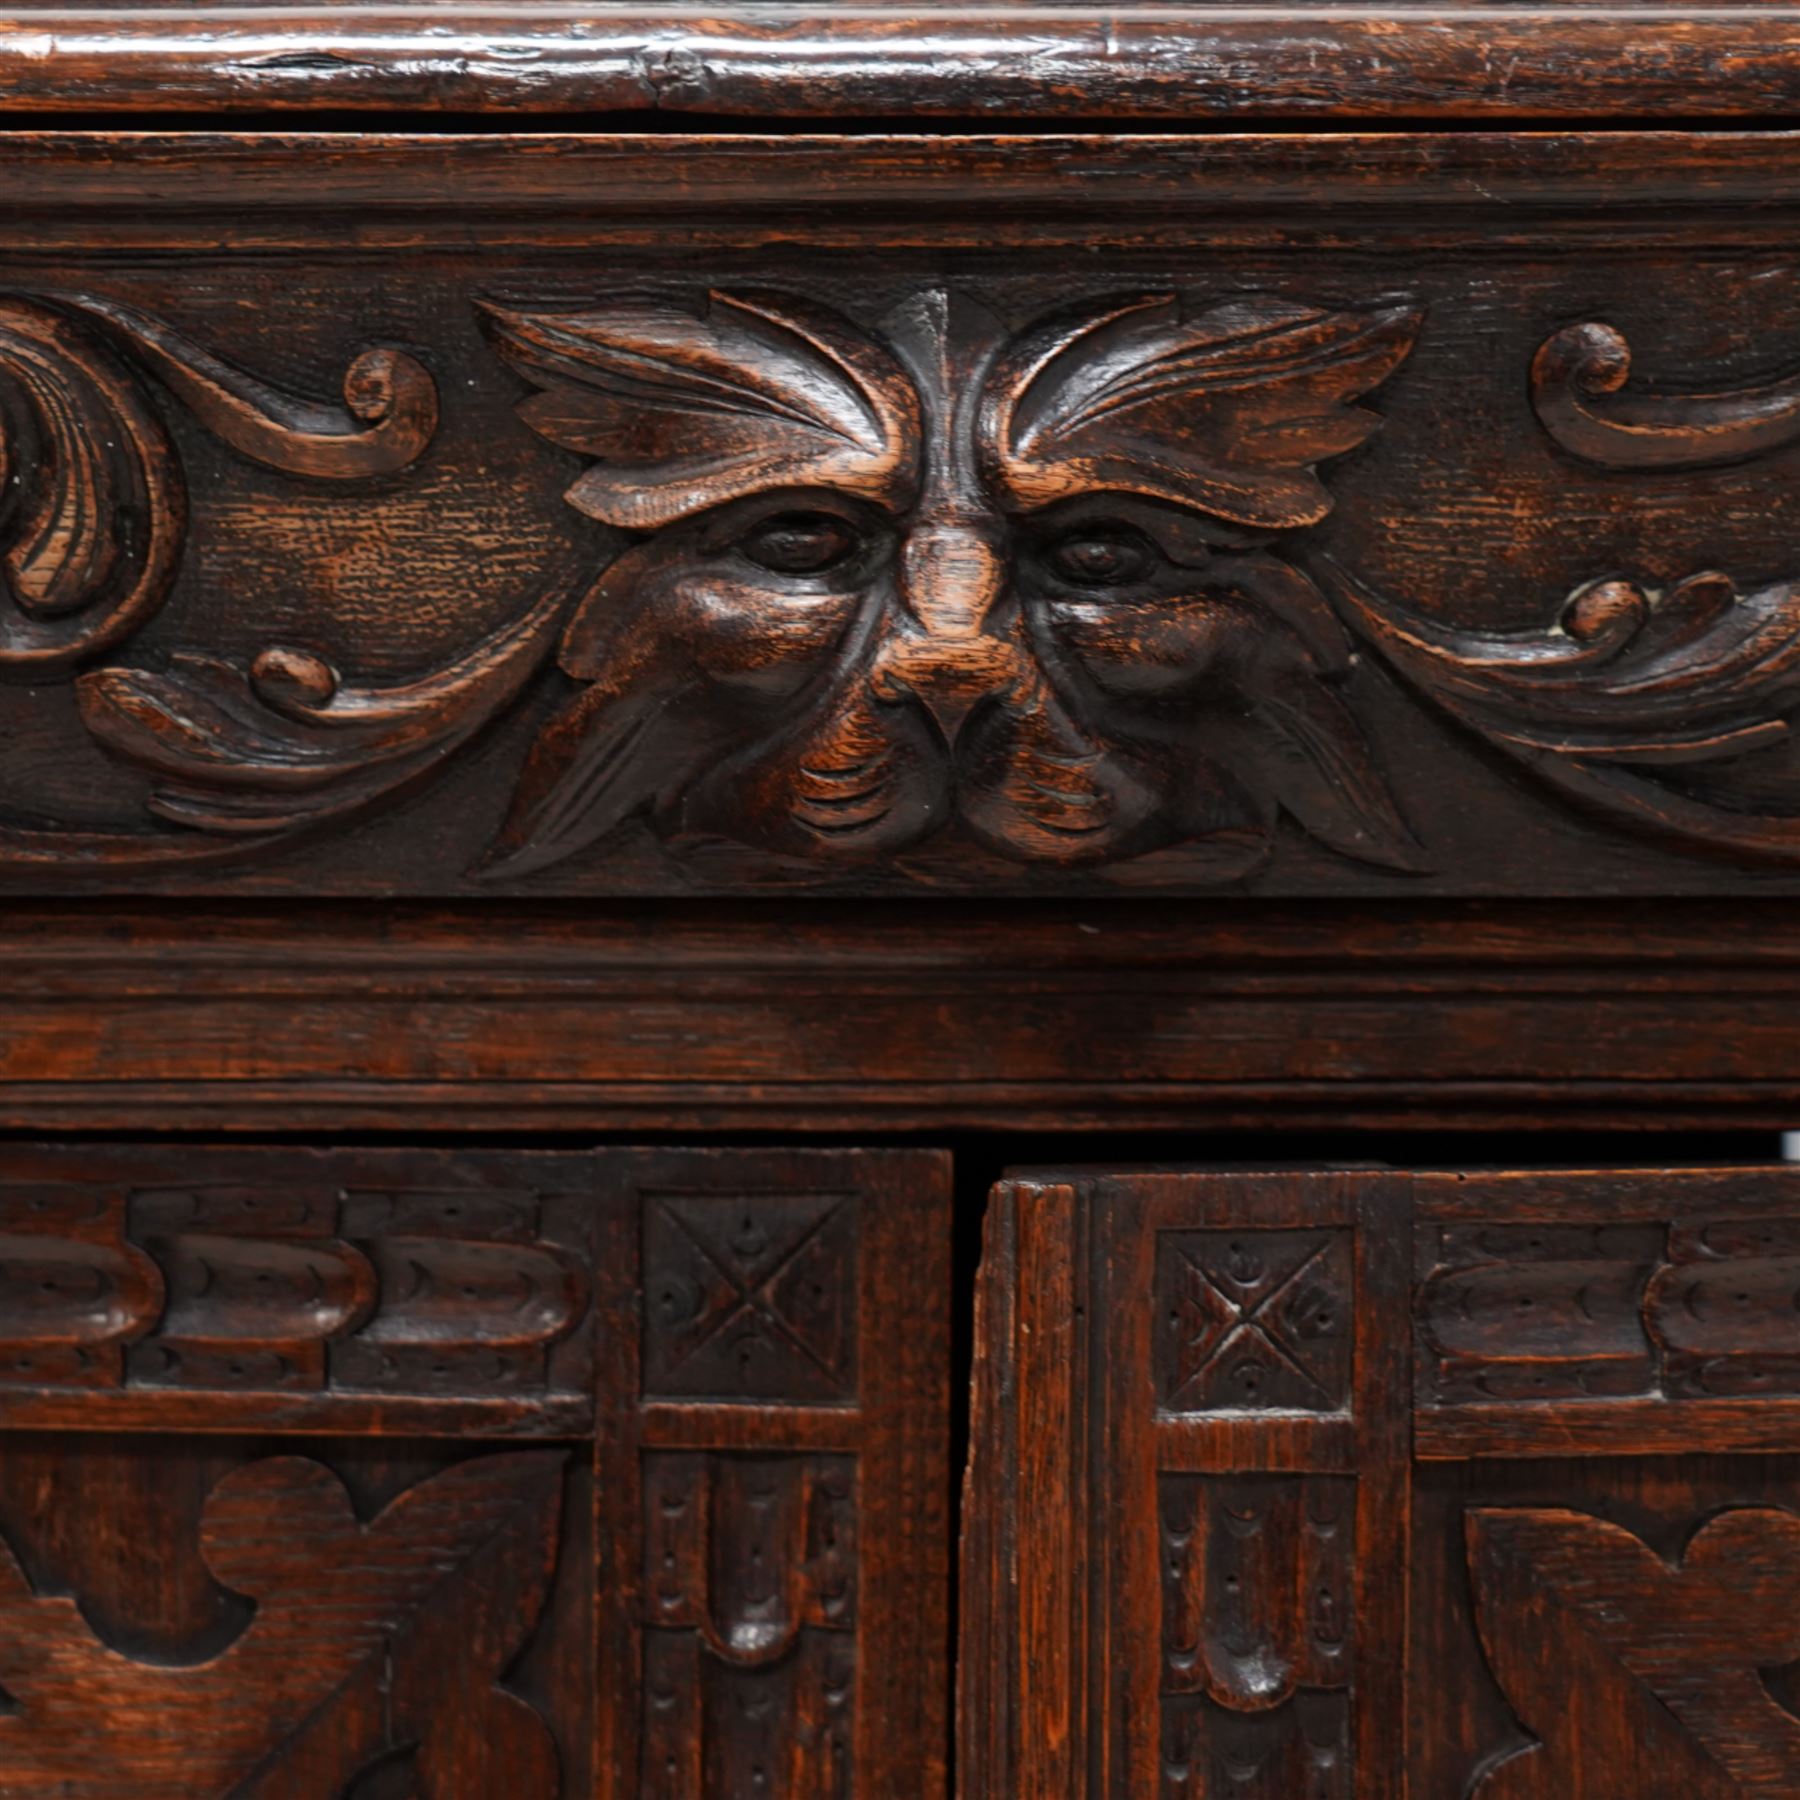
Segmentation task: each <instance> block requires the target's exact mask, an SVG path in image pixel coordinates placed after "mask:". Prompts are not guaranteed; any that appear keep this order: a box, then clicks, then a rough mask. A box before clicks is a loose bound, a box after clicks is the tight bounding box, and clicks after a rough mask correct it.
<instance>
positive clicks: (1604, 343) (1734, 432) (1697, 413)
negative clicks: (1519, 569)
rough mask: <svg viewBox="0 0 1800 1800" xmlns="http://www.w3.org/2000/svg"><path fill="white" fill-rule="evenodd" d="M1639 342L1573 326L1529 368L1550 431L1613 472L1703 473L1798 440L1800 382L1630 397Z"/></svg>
mask: <svg viewBox="0 0 1800 1800" xmlns="http://www.w3.org/2000/svg"><path fill="white" fill-rule="evenodd" d="M1630 380H1631V346H1630V344H1628V343H1627V342H1626V340H1625V336H1624V334H1623V333H1622V332H1620V331H1618V330H1616V329H1615V328H1614V327H1613V326H1611V325H1607V324H1604V323H1602V322H1601V321H1598V320H1587V321H1584V322H1583V323H1581V324H1578V325H1567V326H1565V327H1564V328H1563V329H1562V330H1561V331H1558V332H1556V333H1555V334H1554V335H1552V336H1551V337H1549V338H1546V339H1545V341H1544V343H1543V344H1542V345H1541V346H1540V347H1539V350H1538V353H1537V355H1536V357H1534V358H1533V360H1532V364H1531V403H1532V405H1533V406H1534V407H1535V408H1536V409H1537V415H1538V417H1539V418H1540V419H1541V420H1542V421H1543V424H1544V429H1545V430H1546V431H1548V432H1549V433H1550V435H1551V436H1552V437H1553V438H1555V439H1556V441H1557V442H1558V443H1559V444H1561V445H1562V447H1563V448H1564V449H1565V450H1570V451H1573V452H1574V453H1575V455H1577V456H1579V457H1582V458H1583V459H1584V460H1586V461H1588V462H1593V463H1599V464H1600V465H1601V466H1602V467H1603V468H1608V469H1698V468H1703V467H1705V466H1706V465H1707V464H1709V463H1728V462H1739V461H1742V460H1743V459H1745V458H1746V457H1752V456H1760V455H1762V454H1764V453H1765V452H1766V451H1770V450H1778V449H1780V448H1782V447H1783V446H1784V445H1787V444H1791V443H1794V442H1795V441H1796V440H1800V377H1794V376H1789V377H1788V378H1786V379H1785V380H1781V381H1772V382H1769V383H1767V384H1765V385H1763V386H1760V387H1749V388H1737V389H1728V390H1721V391H1719V392H1714V393H1681V394H1652V393H1628V392H1627V391H1626V387H1627V384H1628V383H1629V381H1630Z"/></svg>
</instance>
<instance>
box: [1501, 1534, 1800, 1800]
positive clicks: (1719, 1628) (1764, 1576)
mask: <svg viewBox="0 0 1800 1800" xmlns="http://www.w3.org/2000/svg"><path fill="white" fill-rule="evenodd" d="M1467 1534H1468V1552H1469V1568H1470V1572H1471V1574H1472V1576H1473V1578H1474V1582H1475V1593H1476V1611H1477V1621H1478V1625H1479V1628H1480V1632H1481V1640H1482V1643H1483V1645H1484V1646H1485V1648H1486V1650H1487V1654H1488V1660H1489V1662H1490V1664H1491V1665H1492V1667H1493V1670H1494V1674H1495V1676H1496V1677H1497V1678H1498V1680H1499V1682H1500V1684H1501V1686H1502V1688H1503V1689H1504V1690H1505V1692H1506V1694H1507V1697H1508V1698H1509V1699H1510V1700H1511V1701H1512V1704H1513V1706H1514V1708H1515V1709H1516V1710H1517V1712H1518V1714H1519V1717H1520V1719H1521V1721H1522V1722H1523V1723H1524V1725H1525V1726H1526V1728H1527V1729H1528V1730H1530V1731H1532V1732H1533V1733H1535V1734H1536V1736H1537V1737H1538V1739H1539V1740H1540V1741H1539V1743H1538V1744H1537V1745H1535V1746H1533V1747H1530V1748H1527V1749H1525V1750H1522V1751H1519V1752H1517V1753H1516V1754H1513V1755H1511V1756H1508V1757H1505V1758H1504V1759H1503V1760H1501V1761H1500V1762H1498V1763H1496V1764H1493V1765H1492V1766H1490V1767H1489V1768H1488V1769H1487V1770H1486V1772H1485V1773H1484V1774H1483V1775H1482V1776H1481V1777H1480V1778H1479V1779H1478V1780H1477V1782H1476V1783H1475V1785H1474V1787H1473V1789H1472V1790H1471V1800H1645V1796H1647V1795H1651V1794H1676V1793H1679V1794H1681V1795H1682V1796H1683V1797H1684V1800H1791V1796H1792V1795H1793V1794H1794V1793H1796V1792H1800V1719H1797V1718H1795V1716H1794V1715H1793V1714H1792V1713H1790V1712H1788V1711H1787V1710H1786V1709H1785V1708H1784V1707H1782V1706H1780V1705H1778V1704H1777V1703H1776V1701H1775V1700H1774V1698H1773V1697H1772V1696H1771V1695H1770V1693H1769V1691H1768V1689H1767V1687H1766V1686H1765V1685H1764V1683H1763V1680H1762V1677H1761V1674H1760V1671H1761V1670H1763V1669H1769V1668H1778V1667H1781V1666H1783V1665H1785V1664H1787V1663H1790V1662H1792V1661H1794V1660H1795V1658H1796V1657H1800V1615H1797V1614H1796V1611H1795V1607H1794V1604H1793V1594H1794V1588H1795V1583H1796V1582H1797V1581H1800V1518H1796V1517H1795V1516H1794V1515H1793V1514H1792V1513H1788V1512H1781V1511H1777V1510H1774V1509H1772V1508H1769V1509H1753V1508H1745V1509H1742V1510H1739V1511H1734V1512H1727V1513H1722V1514H1720V1515H1718V1516H1717V1517H1716V1518H1714V1519H1712V1520H1710V1521H1709V1522H1708V1523H1707V1524H1705V1525H1704V1526H1703V1527H1702V1528H1701V1529H1700V1530H1699V1531H1698V1532H1697V1533H1696V1534H1695V1535H1694V1537H1693V1539H1692V1540H1691V1541H1690V1542H1689V1544H1688V1547H1687V1551H1686V1553H1685V1555H1684V1556H1683V1557H1682V1559H1681V1561H1680V1562H1679V1563H1678V1564H1677V1565H1675V1566H1673V1567H1671V1566H1670V1565H1669V1564H1668V1563H1665V1562H1664V1561H1663V1560H1662V1558H1661V1557H1659V1556H1658V1555H1657V1554H1656V1553H1655V1552H1654V1551H1653V1550H1652V1549H1651V1548H1650V1546H1649V1545H1648V1544H1646V1543H1644V1542H1643V1541H1642V1539H1640V1538H1637V1537H1634V1536H1633V1535H1632V1534H1631V1533H1630V1532H1628V1531H1626V1530H1624V1529H1623V1528H1622V1527H1620V1526H1618V1525H1614V1524H1611V1523H1610V1522H1608V1521H1606V1520H1603V1519H1597V1518H1593V1517H1590V1516H1588V1515H1587V1514H1584V1513H1576V1512H1564V1511H1555V1510H1545V1511H1537V1510H1531V1509H1515V1508H1491V1509H1481V1510H1476V1511H1472V1512H1471V1513H1470V1514H1469V1517H1468V1528H1467Z"/></svg>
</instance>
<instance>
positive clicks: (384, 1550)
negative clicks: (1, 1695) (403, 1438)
mask: <svg viewBox="0 0 1800 1800" xmlns="http://www.w3.org/2000/svg"><path fill="white" fill-rule="evenodd" d="M562 1465H563V1457H562V1455H561V1453H560V1452H554V1451H550V1452H542V1451H540V1452H532V1453H529V1454H519V1455H503V1456H483V1457H478V1458H476V1459H474V1460H473V1461H470V1462H465V1463H461V1464H458V1465H456V1466H455V1467H453V1468H450V1469H448V1470H446V1471H445V1472H444V1473H442V1474H439V1475H435V1476H433V1477H431V1478H430V1479H429V1480H427V1481H424V1482H421V1483H420V1484H419V1485H417V1486H416V1487H413V1488H411V1489H409V1490H408V1491H407V1492H405V1493H404V1494H402V1495H401V1496H400V1497H399V1498H398V1499H397V1500H395V1501H393V1502H392V1504H390V1505H389V1506H388V1507H387V1508H386V1509H385V1510H383V1511H382V1512H381V1513H379V1514H378V1515H377V1516H376V1517H375V1518H373V1519H371V1520H369V1521H367V1522H363V1521H360V1520H359V1519H358V1518H357V1517H356V1515H355V1513H354V1511H353V1510H352V1508H351V1504H350V1497H349V1495H348V1494H347V1493H346V1491H345V1490H344V1488H343V1486H342V1484H341V1483H340V1482H339V1481H338V1479H337V1478H336V1476H334V1475H333V1474H332V1473H331V1472H330V1471H329V1470H328V1469H326V1468H325V1467H324V1466H323V1465H322V1464H320V1463H317V1462H313V1461H310V1460H308V1459H305V1458H301V1457H278V1458H274V1459H270V1460H266V1461H262V1462H256V1463H251V1464H248V1465H246V1466H245V1467H243V1468H242V1469H239V1470H238V1471H236V1472H235V1473H234V1474H232V1475H229V1476H227V1477H226V1479H225V1480H224V1481H222V1482H221V1483H220V1484H219V1485H218V1487H217V1488H215V1489H214V1490H213V1492H212V1494H211V1495H210V1496H209V1497H208V1500H207V1503H206V1509H205V1512H204V1514H203V1516H202V1520H201V1525H200V1549H201V1554H202V1555H203V1557H204V1558H205V1561H206V1564H207V1566H208V1568H209V1569H210V1570H211V1572H212V1574H213V1575H214V1576H215V1577H216V1578H217V1580H218V1581H220V1582H221V1583H222V1584H223V1585H224V1586H225V1587H227V1588H228V1589H230V1590H231V1591H232V1592H234V1593H236V1594H239V1595H242V1596H243V1597H245V1598H246V1599H248V1600H250V1601H252V1602H254V1606H255V1610H254V1613H253V1614H252V1615H251V1617H250V1619H249V1622H248V1623H247V1624H246V1625H245V1626H244V1629H243V1631H242V1632H241V1633H240V1635H239V1636H238V1637H237V1638H236V1639H235V1640H234V1641H233V1642H232V1643H231V1644H230V1645H228V1646H227V1647H226V1648H225V1649H224V1650H223V1651H221V1652H220V1653H219V1654H217V1655H214V1656H211V1657H209V1658H208V1659H207V1660H206V1661H204V1662H200V1663H196V1664H194V1665H192V1666H186V1667H183V1666H173V1665H169V1664H166V1663H148V1662H140V1661H137V1660H135V1659H134V1658H131V1657H128V1656H125V1655H122V1654H120V1653H119V1652H117V1651H115V1650H113V1649H111V1648H109V1647H108V1646H107V1645H106V1644H104V1643H102V1642H101V1641H100V1640H99V1639H97V1638H96V1637H95V1635H94V1632H93V1629H92V1627H91V1626H90V1625H89V1624H88V1623H87V1621H86V1619H85V1618H84V1617H83V1616H82V1613H81V1611H80V1609H79V1606H78V1604H77V1602H76V1601H75V1600H73V1599H70V1598H67V1597H64V1596H61V1595H51V1594H37V1593H34V1592H33V1591H32V1590H31V1587H30V1585H29V1584H28V1583H27V1582H26V1580H25V1578H24V1576H23V1575H22V1574H21V1572H20V1570H19V1568H18V1565H17V1564H16V1563H15V1562H14V1560H13V1559H12V1556H11V1554H10V1553H9V1552H7V1551H6V1550H5V1549H4V1547H3V1546H0V1689H3V1690H4V1692H5V1693H6V1694H7V1695H8V1696H9V1698H10V1702H11V1704H10V1705H9V1707H8V1708H7V1709H6V1710H5V1711H4V1712H3V1713H0V1789H3V1790H4V1791H6V1792H8V1793H18V1794H45V1795H48V1794H58V1795H62V1796H65V1800H299V1797H300V1796H302V1795H307V1796H324V1795H338V1794H343V1793H344V1792H346V1791H347V1790H348V1789H350V1787H351V1785H352V1783H354V1782H356V1781H357V1778H358V1777H359V1775H360V1774H361V1773H362V1772H363V1771H365V1770H366V1769H367V1768H368V1767H369V1766H370V1765H371V1764H374V1763H377V1762H380V1761H383V1760H384V1759H386V1758H388V1757H390V1756H393V1755H396V1754H399V1753H403V1752H407V1751H409V1750H410V1752H411V1774H412V1787H411V1789H410V1790H409V1791H410V1792H411V1793H412V1794H414V1795H415V1796H416V1797H417V1800H510V1797H511V1796H516V1795H530V1796H531V1797H532V1800H555V1797H556V1796H557V1795H558V1794H559V1793H560V1792H561V1778H560V1772H559V1767H558V1756H557V1751H556V1746H555V1743H554V1741H553V1740H552V1738H551V1736H550V1733H549V1731H548V1730H547V1728H546V1727H545V1725H544V1723H543V1721H542V1720H541V1719H540V1718H539V1717H538V1715H537V1713H536V1712H535V1711H534V1710H533V1709H532V1708H531V1707H530V1706H528V1705H527V1704H526V1703H525V1702H524V1701H522V1700H520V1699H517V1698H516V1697H514V1696H513V1695H511V1694H509V1693H507V1692H506V1691H505V1690H504V1689H503V1688H502V1687H500V1686H499V1685H498V1684H499V1683H500V1681H501V1680H502V1678H503V1677H504V1675H505V1672H506V1668H507V1665H508V1663H509V1662H510V1661H511V1659H512V1658H513V1657H514V1656H515V1655H516V1654H517V1653H518V1651H519V1649H520V1648H521V1646H522V1645H523V1644H524V1642H525V1640H526V1639H527V1638H528V1637H529V1636H530V1634H531V1632H532V1630H533V1628H534V1626H535V1624H536V1622H537V1618H538V1614H539V1611H540V1609H541V1607H542V1605H543V1600H544V1595H545V1592H546V1590H547V1588H548V1585H549V1581H550V1576H551V1572H552V1569H553V1566H554V1563H555V1557H556V1543H557V1528H558V1520H559V1516H560V1511H561V1483H562ZM451 1647H453V1650H452V1651H451V1653H447V1650H448V1649H450V1648H451Z"/></svg>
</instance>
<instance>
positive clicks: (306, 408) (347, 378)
mask: <svg viewBox="0 0 1800 1800" xmlns="http://www.w3.org/2000/svg"><path fill="white" fill-rule="evenodd" d="M74 304H76V305H77V306H79V308H80V309H81V311H82V312H84V313H86V314H88V315H90V316H92V317H93V318H96V319H102V320H104V321H105V322H106V323H107V324H108V325H110V326H111V327H112V328H113V329H114V331H115V332H117V333H118V335H119V336H120V337H121V338H122V339H123V341H124V342H125V343H126V344H127V345H128V347H129V348H130V349H131V351H132V352H133V353H134V354H135V355H136V356H137V357H138V359H139V360H140V361H141V362H142V363H143V364H144V365H145V366H146V367H147V368H149V369H150V370H151V371H152V372H153V373H154V374H155V375H156V376H157V377H158V378H159V379H160V380H161V381H162V382H163V384H164V385H165V386H166V387H167V388H168V389H169V391H170V392H171V393H172V394H174V395H175V396H176V398H177V399H179V400H180V401H181V402H182V404H183V405H185V406H186V407H187V409H188V410H189V411H190V412H191V413H192V414H193V415H194V417H195V418H196V419H198V420H199V421H200V422H201V424H203V425H204V426H205V427H206V428H207V430H208V431H210V432H211V433H212V434H213V435H214V436H215V437H217V438H218V439H220V440H221V441H222V442H224V443H227V444H229V445H230V446H231V447H232V449H234V450H236V451H237V452H238V453H239V454H240V455H242V456H247V457H249V458H250V460H251V461H252V462H258V463H262V464H263V465H264V466H265V467H267V468H271V469H279V470H281V471H282V473H284V474H287V475H306V476H311V477H314V478H315V479H318V480H324V481H361V480H365V479H367V478H368V477H370V476H375V475H390V474H393V473H394V472H395V471H397V470H400V469H404V468H406V467H407V466H408V465H410V464H411V463H413V462H416V461H417V460H418V458H419V457H420V456H421V455H422V454H423V453H424V451H425V448H426V446H427V445H428V444H429V443H430V442H431V440H432V438H433V437H434V436H435V435H436V434H437V427H438V391H437V383H436V382H435V381H434V380H433V379H432V377H431V372H430V371H429V370H428V369H427V368H426V367H425V365H424V364H423V363H421V362H420V361H419V359H418V358H417V357H416V356H413V355H411V354H410V353H409V352H407V351H405V350H400V349H396V348H394V347H392V346H389V345H378V346H376V347H374V348H372V349H368V350H363V351H359V352H358V353H357V355H356V357H355V358H354V359H353V360H352V361H351V363H350V366H349V367H348V368H347V369H346V370H345V371H344V384H343V388H344V403H343V405H342V406H336V405H333V404H331V403H329V402H326V401H319V400H312V399H308V398H305V397H303V396H301V395H298V394H292V393H289V392H287V391H286V390H285V389H283V388H278V387H276V386H274V385H273V384H271V383H269V382H266V381H262V380H260V379H258V378H257V377H256V376H254V375H252V374H250V373H249V372H248V371H247V370H244V369H238V368H234V367H233V366H232V365H231V364H230V363H228V362H225V361H224V360H222V359H221V358H220V357H217V356H214V355H213V354H212V352H211V351H209V350H206V349H204V348H202V347H201V346H200V345H199V344H196V343H194V342H193V341H192V340H191V339H190V338H187V337H184V336H183V335H182V334H181V333H180V332H178V331H176V330H174V329H173V328H172V327H171V326H169V325H167V324H165V323H164V322H163V321H162V320H160V319H155V318H152V317H151V316H150V315H149V314H148V313H144V312H140V311H139V310H138V309H137V308H136V307H134V306H126V305H125V304H123V303H122V302H120V301H117V300H104V299H97V298H94V297H91V296H83V297H81V298H80V299H79V300H77V301H75V302H74Z"/></svg>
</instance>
